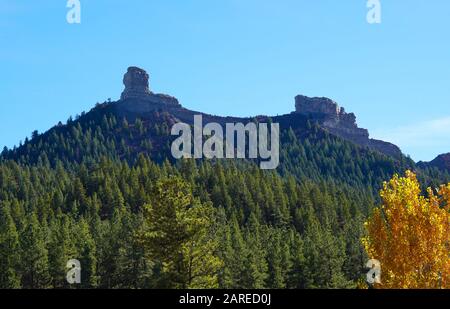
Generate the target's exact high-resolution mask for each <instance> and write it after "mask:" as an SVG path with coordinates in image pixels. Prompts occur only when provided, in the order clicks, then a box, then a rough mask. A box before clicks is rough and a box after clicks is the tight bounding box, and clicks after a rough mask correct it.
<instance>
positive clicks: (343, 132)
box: [295, 95, 402, 158]
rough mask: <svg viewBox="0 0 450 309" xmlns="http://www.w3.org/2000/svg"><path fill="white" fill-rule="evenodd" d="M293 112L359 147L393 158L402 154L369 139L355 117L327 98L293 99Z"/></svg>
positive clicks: (393, 146) (384, 144) (396, 148)
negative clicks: (306, 117)
mask: <svg viewBox="0 0 450 309" xmlns="http://www.w3.org/2000/svg"><path fill="white" fill-rule="evenodd" d="M295 112H296V113H299V114H302V115H305V116H308V117H309V118H310V119H312V120H313V121H316V122H318V123H319V125H321V126H322V127H323V128H324V129H326V130H327V131H329V132H330V133H331V134H334V135H337V136H339V137H341V138H344V139H346V140H349V141H351V142H353V143H355V144H358V145H360V146H364V147H369V148H372V149H374V150H376V151H378V152H381V153H383V154H386V155H388V156H391V157H394V158H400V157H401V156H402V152H401V150H400V148H398V147H397V146H395V145H393V144H391V143H387V142H384V141H379V140H375V139H371V138H370V137H369V132H368V131H367V130H366V129H363V128H359V127H358V125H357V124H356V116H355V114H353V113H347V112H346V111H345V109H344V108H342V107H340V106H339V105H338V104H337V103H336V102H334V101H333V100H330V99H328V98H310V97H306V96H302V95H299V96H297V97H295Z"/></svg>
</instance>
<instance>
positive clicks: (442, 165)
mask: <svg viewBox="0 0 450 309" xmlns="http://www.w3.org/2000/svg"><path fill="white" fill-rule="evenodd" d="M417 165H418V166H419V167H422V168H437V169H439V170H441V171H448V172H450V153H446V154H441V155H439V156H437V157H436V158H435V159H434V160H433V161H430V162H422V161H421V162H419V163H417Z"/></svg>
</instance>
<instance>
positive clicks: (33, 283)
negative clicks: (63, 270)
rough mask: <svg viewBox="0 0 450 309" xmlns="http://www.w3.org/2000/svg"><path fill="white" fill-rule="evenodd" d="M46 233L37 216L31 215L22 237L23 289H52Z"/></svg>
mask: <svg viewBox="0 0 450 309" xmlns="http://www.w3.org/2000/svg"><path fill="white" fill-rule="evenodd" d="M45 233H46V231H45V230H43V229H42V228H41V227H40V224H39V221H38V219H37V216H36V214H35V213H32V214H31V215H29V216H28V218H27V223H26V225H25V229H24V231H23V232H22V233H21V236H20V242H21V243H20V247H21V260H20V264H21V275H22V276H21V277H22V287H24V288H32V289H38V288H48V287H50V283H51V278H50V274H49V264H48V251H47V248H46V243H45Z"/></svg>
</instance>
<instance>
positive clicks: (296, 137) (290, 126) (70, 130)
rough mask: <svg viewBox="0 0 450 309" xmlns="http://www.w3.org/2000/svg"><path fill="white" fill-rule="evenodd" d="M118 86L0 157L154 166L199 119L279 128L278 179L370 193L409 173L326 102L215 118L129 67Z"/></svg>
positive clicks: (404, 163)
mask: <svg viewBox="0 0 450 309" xmlns="http://www.w3.org/2000/svg"><path fill="white" fill-rule="evenodd" d="M123 82H124V85H125V89H124V91H123V93H122V95H121V99H120V100H119V101H117V102H105V103H103V104H97V105H96V106H95V107H94V108H93V109H92V110H91V111H89V112H88V113H82V114H81V116H77V117H76V119H75V120H73V119H72V118H70V119H69V120H68V121H67V124H65V125H63V124H62V123H59V124H58V125H57V126H55V127H53V128H52V129H50V130H49V131H47V132H45V133H44V134H40V135H39V134H33V137H34V138H33V139H32V140H26V141H25V143H24V144H23V145H21V146H20V147H18V148H15V149H13V150H10V151H6V150H5V151H4V152H3V154H2V158H4V159H12V160H15V161H16V162H20V163H22V164H30V163H31V164H37V163H39V162H41V163H43V162H48V164H49V165H51V166H55V165H56V164H57V162H62V163H64V164H65V165H66V166H67V165H70V164H72V163H82V162H86V163H89V162H90V163H94V162H98V160H99V159H100V158H101V157H102V156H107V157H110V158H115V159H119V160H126V161H128V162H129V163H132V162H134V161H135V160H136V159H137V158H138V157H139V155H140V154H146V155H149V156H150V158H151V159H152V160H154V161H155V162H163V161H164V160H166V159H167V160H169V161H171V162H175V161H174V160H173V158H172V156H171V152H170V145H171V142H172V141H173V140H174V137H173V136H171V135H170V128H171V127H172V126H173V125H174V124H175V123H177V122H180V121H181V122H184V123H187V124H190V125H193V121H194V115H202V116H203V122H204V123H208V122H216V123H219V124H221V125H225V123H236V122H240V123H244V124H246V123H248V122H253V121H257V122H276V123H279V124H280V131H281V134H280V139H281V146H280V149H281V153H280V162H281V164H280V167H279V168H278V171H279V173H280V174H282V175H287V174H291V175H294V176H295V177H297V178H298V179H315V180H318V179H333V180H334V181H339V182H343V183H345V184H348V185H352V186H360V185H363V186H370V187H372V188H374V191H375V192H377V190H378V189H379V187H380V185H381V183H382V181H384V180H386V179H388V178H389V177H390V176H391V175H392V174H393V173H395V172H402V171H404V170H405V169H415V164H414V162H412V161H411V160H410V159H408V158H406V157H405V156H403V154H402V153H401V151H400V149H399V148H398V147H397V146H395V145H392V144H389V143H386V142H383V141H378V140H373V139H370V138H369V133H368V131H367V130H365V129H361V128H358V126H357V125H356V117H355V115H354V114H348V113H346V112H345V110H344V108H341V107H339V106H338V105H337V103H335V102H333V101H332V100H330V99H327V98H308V97H305V96H297V97H296V98H295V101H296V106H295V107H296V108H295V111H294V112H292V113H290V114H286V115H281V116H273V117H270V116H256V117H253V118H239V117H221V116H215V115H209V114H205V113H201V112H196V111H192V110H189V109H186V108H184V107H183V106H182V105H181V104H180V103H179V101H178V100H177V99H176V98H174V97H172V96H169V95H164V94H156V93H153V92H152V91H150V89H149V76H148V74H147V73H146V72H145V71H144V70H142V69H140V68H137V67H130V68H129V69H128V71H127V72H126V74H125V75H124V79H123Z"/></svg>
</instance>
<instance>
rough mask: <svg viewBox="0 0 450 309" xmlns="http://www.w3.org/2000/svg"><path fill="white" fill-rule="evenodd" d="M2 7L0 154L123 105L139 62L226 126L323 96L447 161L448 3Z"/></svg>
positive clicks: (2, 2)
mask: <svg viewBox="0 0 450 309" xmlns="http://www.w3.org/2000/svg"><path fill="white" fill-rule="evenodd" d="M66 2H67V1H66V0H58V1H55V0H39V1H31V0H0V68H1V70H0V145H6V146H8V147H11V146H13V145H15V144H18V143H19V141H20V140H23V139H24V138H25V137H26V136H30V134H31V132H32V131H33V130H34V129H38V130H39V131H40V132H43V131H45V130H47V129H49V128H50V127H51V126H53V125H55V124H56V123H57V122H58V121H60V120H62V121H65V120H66V119H67V118H68V117H69V116H70V115H76V114H77V113H80V112H82V111H88V110H89V109H90V108H92V107H93V106H94V105H95V103H96V102H98V101H99V102H103V101H105V100H106V99H107V98H112V99H113V100H114V99H117V98H118V97H119V96H120V93H121V91H122V89H123V85H122V77H123V74H124V73H125V71H126V68H127V67H128V66H131V65H136V66H140V67H142V68H144V69H146V70H147V71H148V72H149V73H150V76H151V81H150V83H151V85H150V86H151V88H152V90H153V91H154V92H158V93H167V94H170V95H173V96H176V97H177V98H178V99H179V100H180V102H181V103H182V104H183V105H184V106H185V107H187V108H190V109H194V110H201V111H204V112H209V113H212V114H218V115H237V116H249V115H257V114H270V115H276V114H284V113H289V112H291V111H292V110H293V109H294V96H295V95H297V94H304V95H309V96H327V97H330V98H332V99H333V100H335V101H337V102H338V103H339V104H340V105H342V106H344V107H345V108H346V110H347V111H352V112H355V114H356V115H357V117H358V124H359V125H360V126H361V127H365V128H368V129H369V131H370V132H371V135H372V136H373V137H376V138H381V139H384V140H387V141H392V142H395V143H396V144H398V145H399V146H400V147H401V148H402V150H403V151H404V152H405V153H406V154H410V155H411V156H412V158H413V159H415V160H431V159H433V158H434V157H435V156H436V155H438V154H440V153H445V152H449V151H450V138H449V137H448V135H449V132H450V40H449V34H450V18H449V16H450V15H449V14H450V1H448V0H432V1H429V0H428V1H425V0H411V1H409V0H381V1H380V2H381V4H382V23H381V24H378V25H371V24H368V23H367V22H366V14H367V10H368V9H367V8H366V3H367V1H366V0H346V1H336V0H314V1H312V0H308V1H304V0H277V1H275V0H273V1H269V0H215V1H211V0H164V1H163V0H158V1H156V0H155V1H153V0H133V1H130V0H128V1H125V0H81V5H82V8H81V13H82V15H81V24H68V23H67V22H66V14H67V11H68V9H67V8H66Z"/></svg>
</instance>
